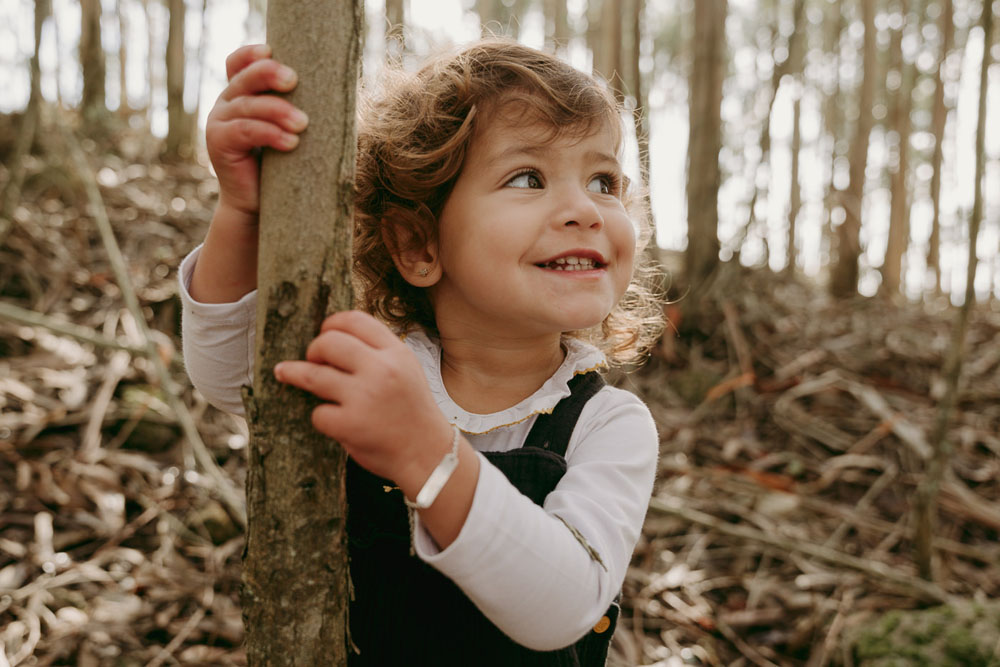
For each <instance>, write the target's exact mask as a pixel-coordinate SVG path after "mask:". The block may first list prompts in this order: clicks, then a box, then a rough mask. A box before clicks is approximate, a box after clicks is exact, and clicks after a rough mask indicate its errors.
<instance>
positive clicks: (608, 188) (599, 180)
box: [587, 174, 619, 195]
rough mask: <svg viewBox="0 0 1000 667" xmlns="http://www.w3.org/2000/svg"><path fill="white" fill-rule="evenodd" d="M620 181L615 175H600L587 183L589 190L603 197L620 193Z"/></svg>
mask: <svg viewBox="0 0 1000 667" xmlns="http://www.w3.org/2000/svg"><path fill="white" fill-rule="evenodd" d="M618 183H619V179H618V177H617V176H615V175H614V174H598V175H597V176H594V178H592V179H591V180H590V183H587V189H588V190H590V191H591V192H597V193H599V194H602V195H612V194H617V192H618Z"/></svg>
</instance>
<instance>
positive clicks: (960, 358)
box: [913, 2, 993, 580]
mask: <svg viewBox="0 0 1000 667" xmlns="http://www.w3.org/2000/svg"><path fill="white" fill-rule="evenodd" d="M981 23H982V27H983V60H982V67H981V69H980V71H979V119H978V123H977V124H976V176H975V178H976V183H975V190H974V193H975V194H974V195H973V200H972V215H971V217H970V218H969V254H968V263H967V264H966V273H965V276H966V277H965V301H964V302H963V303H962V307H961V308H959V310H958V316H957V317H956V319H955V326H954V328H953V330H952V339H951V348H950V350H949V352H948V358H947V359H946V360H945V364H944V368H943V369H942V375H943V377H944V380H945V392H944V396H943V397H942V398H941V402H940V403H939V404H938V412H937V417H936V419H935V420H934V431H933V433H932V435H931V445H932V447H933V448H934V455H933V456H932V458H931V460H930V462H929V463H928V466H927V472H926V474H925V475H924V479H923V480H921V482H920V485H919V486H918V487H917V493H916V497H915V499H914V509H913V512H914V523H915V524H916V528H915V530H914V539H913V544H914V549H915V551H916V555H915V560H916V562H917V568H918V569H919V571H920V576H922V577H923V578H924V579H928V580H933V578H934V558H933V556H934V552H933V541H934V535H935V534H936V532H937V531H936V530H935V528H936V524H937V496H938V490H939V489H940V488H941V482H942V480H944V478H945V475H946V474H947V472H948V469H949V467H950V465H951V452H952V447H951V443H950V442H949V440H948V424H949V422H950V420H951V413H952V412H953V411H954V408H955V404H956V403H957V402H958V385H959V379H960V378H961V375H962V364H963V362H964V359H965V338H966V331H967V330H968V327H969V313H970V312H971V310H972V307H973V305H974V304H975V303H976V290H975V281H976V267H977V262H978V255H977V253H976V244H977V240H978V239H979V228H980V225H981V223H982V218H983V177H984V174H985V172H986V96H987V86H988V83H989V69H990V61H991V57H990V50H991V49H990V46H991V45H992V44H993V8H992V4H991V3H990V2H984V3H983V9H982V17H981Z"/></svg>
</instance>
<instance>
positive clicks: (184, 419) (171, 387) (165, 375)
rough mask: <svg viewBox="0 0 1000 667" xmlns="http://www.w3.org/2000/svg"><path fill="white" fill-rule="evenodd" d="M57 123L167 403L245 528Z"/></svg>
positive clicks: (74, 147) (97, 199)
mask: <svg viewBox="0 0 1000 667" xmlns="http://www.w3.org/2000/svg"><path fill="white" fill-rule="evenodd" d="M58 125H59V130H60V131H61V133H62V135H63V137H64V139H65V141H66V145H67V147H68V149H69V153H70V157H71V158H72V160H73V162H74V164H75V166H76V169H77V171H78V172H79V175H80V178H81V179H82V181H83V184H84V187H85V189H86V191H87V199H88V201H89V203H90V213H91V215H92V216H93V219H94V222H95V223H96V225H97V229H98V231H99V232H100V235H101V241H102V242H103V244H104V248H105V250H106V251H107V253H108V260H109V262H110V264H111V269H112V271H113V272H114V274H115V280H116V282H117V283H118V287H119V289H121V291H122V297H123V298H124V300H125V305H126V307H127V308H128V310H129V312H130V313H132V316H133V317H134V318H135V323H136V325H137V326H138V328H139V333H140V335H141V337H142V340H143V350H144V354H145V357H146V358H147V359H148V360H149V361H150V363H151V364H152V366H153V369H154V370H155V372H156V375H157V377H158V379H159V381H160V385H161V386H162V387H163V391H164V393H165V394H166V398H167V402H168V403H169V404H170V407H171V408H172V409H173V411H174V414H175V415H176V416H177V421H178V422H179V423H180V426H181V429H182V430H183V431H184V435H185V436H186V437H187V441H188V443H189V445H190V446H191V449H192V450H193V452H194V456H195V459H196V460H197V461H198V464H199V465H200V466H201V468H202V469H203V470H204V472H205V474H206V475H208V477H209V478H211V479H212V480H213V481H214V482H215V484H216V489H217V491H218V493H219V495H220V497H221V498H222V501H223V502H225V503H226V505H227V506H228V507H229V509H230V511H232V513H233V518H234V519H235V520H236V521H237V522H239V524H240V525H241V526H244V527H245V526H246V506H245V503H244V501H243V499H242V498H241V497H240V495H239V493H237V491H236V489H235V488H234V486H233V484H232V482H231V481H230V480H229V478H228V477H227V476H226V475H225V473H223V472H222V470H221V469H220V468H219V465H218V464H217V463H216V462H215V459H214V457H213V456H212V454H211V452H209V451H208V447H206V446H205V443H204V441H202V439H201V435H200V434H199V433H198V427H197V426H196V425H195V423H194V418H193V417H192V416H191V412H190V411H189V410H188V408H187V405H185V403H184V401H182V400H181V398H180V389H179V388H178V386H177V384H176V383H175V382H174V380H173V378H172V377H171V376H170V372H169V371H168V369H167V367H166V364H164V362H163V359H162V358H161V357H160V355H159V354H158V353H157V349H156V345H155V343H154V342H153V338H152V336H151V335H150V332H149V327H148V326H147V324H146V317H145V316H144V315H143V312H142V308H141V307H140V305H139V298H138V297H137V296H136V293H135V288H134V287H133V286H132V281H131V280H130V279H129V276H128V268H127V267H126V264H125V258H124V256H123V255H122V252H121V248H119V246H118V241H117V239H116V238H115V233H114V230H113V229H112V227H111V221H110V220H109V219H108V213H107V210H106V209H105V207H104V201H103V199H102V198H101V192H100V190H99V189H98V187H97V181H96V180H95V179H94V174H93V172H92V171H91V169H90V166H89V165H88V164H87V160H86V158H85V157H84V154H83V150H82V149H81V148H80V145H79V143H78V142H77V140H76V137H75V136H73V133H72V131H70V129H69V128H67V127H66V126H65V124H63V123H62V122H58Z"/></svg>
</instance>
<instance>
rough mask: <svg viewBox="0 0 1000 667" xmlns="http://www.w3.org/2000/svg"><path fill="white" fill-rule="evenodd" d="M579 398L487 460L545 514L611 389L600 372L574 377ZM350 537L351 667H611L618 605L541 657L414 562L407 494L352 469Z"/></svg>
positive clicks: (567, 401)
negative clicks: (584, 420) (595, 400)
mask: <svg viewBox="0 0 1000 667" xmlns="http://www.w3.org/2000/svg"><path fill="white" fill-rule="evenodd" d="M569 386H570V390H571V394H570V395H569V396H567V397H566V398H564V399H563V400H562V401H560V402H559V403H558V404H557V405H556V407H555V409H554V410H553V411H552V412H551V413H550V414H544V415H539V416H538V417H537V418H536V420H535V424H534V425H533V426H532V429H531V431H530V432H529V434H528V437H527V439H526V440H525V443H524V445H523V446H522V447H521V448H520V449H515V450H511V451H509V452H487V453H485V456H486V457H487V458H488V459H489V461H490V462H491V463H493V464H494V465H496V466H497V467H498V468H499V469H500V470H501V471H502V472H503V473H504V474H505V475H506V476H507V478H508V479H509V480H510V481H511V483H513V484H514V486H516V487H517V488H518V490H520V491H521V493H523V494H524V495H526V496H528V497H529V498H531V500H533V501H534V502H535V503H537V504H539V505H541V504H542V502H543V501H544V500H545V496H547V495H548V494H549V493H550V492H551V491H552V490H553V489H554V488H555V487H556V484H558V483H559V480H560V479H561V478H562V476H563V474H565V472H566V467H567V466H566V459H565V454H566V447H567V445H568V444H569V438H570V435H571V434H572V433H573V428H574V426H575V425H576V421H577V419H578V418H579V416H580V411H581V410H582V409H583V406H584V404H585V403H586V402H587V401H588V400H590V398H591V397H592V396H593V395H594V394H595V393H597V391H598V390H600V388H601V387H602V386H604V379H603V378H602V377H601V376H600V375H599V374H598V373H596V372H589V373H583V374H580V375H577V376H575V377H574V378H573V379H572V380H571V381H570V383H569ZM347 497H348V508H349V509H348V512H349V514H348V521H347V533H348V540H349V549H350V558H351V581H352V584H353V591H354V598H353V601H352V602H351V605H350V612H349V622H350V630H351V640H352V641H353V643H354V645H355V646H356V647H357V649H358V650H359V651H360V652H356V651H353V650H349V651H348V653H349V656H350V657H349V660H348V664H349V665H350V666H351V667H362V666H364V667H395V666H397V665H407V666H413V667H419V666H423V665H426V666H428V667H448V666H452V665H454V666H462V667H471V666H475V667H493V666H496V667H501V666H503V667H603V665H604V664H605V661H606V659H607V652H608V645H609V643H610V641H611V635H612V634H613V633H614V629H615V625H616V623H617V619H618V605H617V603H614V604H612V606H611V608H610V609H609V610H608V612H607V614H606V615H605V617H604V618H602V619H601V621H600V622H599V623H598V624H597V625H596V626H595V628H594V629H593V630H591V631H590V632H589V633H588V634H587V635H586V636H584V637H583V638H582V639H581V640H580V641H578V642H577V643H576V644H573V645H571V646H568V647H566V648H564V649H560V650H557V651H533V650H531V649H528V648H525V647H523V646H521V645H519V644H517V643H516V642H514V641H513V640H511V639H510V638H509V637H507V636H506V635H505V634H504V633H503V632H501V631H500V629H498V628H497V627H496V626H495V625H493V623H492V622H490V621H489V619H487V618H486V617H485V616H484V615H483V614H482V613H481V612H480V611H479V610H478V609H477V608H476V606H475V605H474V604H473V603H472V601H470V600H469V599H468V598H467V597H466V596H465V594H464V593H463V592H462V591H461V589H460V588H459V587H458V586H456V585H455V584H454V583H453V582H452V581H451V580H450V579H448V578H447V577H446V576H444V575H443V574H441V573H440V572H438V571H437V570H435V569H434V568H432V567H431V566H429V565H427V564H426V563H424V562H423V561H422V560H420V559H419V558H417V557H416V556H413V555H411V554H410V528H409V520H408V517H407V513H406V507H405V505H404V503H403V498H402V492H401V491H400V490H399V489H398V488H396V487H395V485H394V484H392V482H390V481H388V480H385V479H383V478H380V477H377V476H375V475H373V474H371V473H369V472H368V471H366V470H364V469H363V468H361V467H360V466H358V465H357V464H355V463H354V462H353V461H349V462H348V469H347Z"/></svg>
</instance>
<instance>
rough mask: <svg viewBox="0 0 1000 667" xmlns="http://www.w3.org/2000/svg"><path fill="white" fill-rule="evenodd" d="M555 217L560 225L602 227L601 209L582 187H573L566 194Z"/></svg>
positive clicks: (587, 227)
mask: <svg viewBox="0 0 1000 667" xmlns="http://www.w3.org/2000/svg"><path fill="white" fill-rule="evenodd" d="M556 219H557V220H558V224H559V226H561V227H578V228H581V229H592V230H594V231H598V230H600V229H601V228H602V227H604V216H602V215H601V210H600V209H599V208H598V206H597V204H595V203H594V200H593V199H591V198H590V196H589V195H588V194H587V191H586V190H584V189H582V188H581V189H579V190H577V189H574V191H572V192H569V193H567V194H566V197H565V199H564V201H563V202H561V206H560V213H559V215H558V216H557V218H556Z"/></svg>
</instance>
